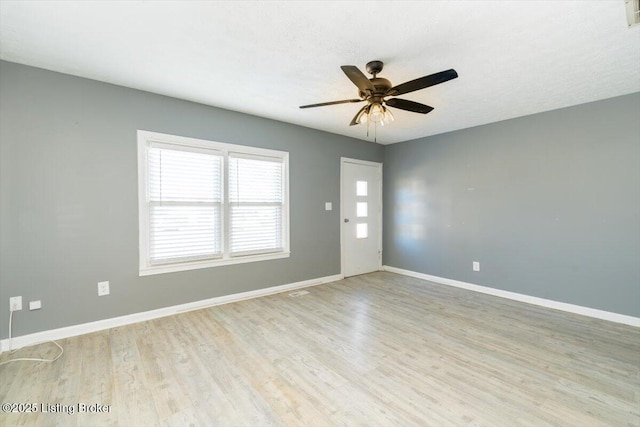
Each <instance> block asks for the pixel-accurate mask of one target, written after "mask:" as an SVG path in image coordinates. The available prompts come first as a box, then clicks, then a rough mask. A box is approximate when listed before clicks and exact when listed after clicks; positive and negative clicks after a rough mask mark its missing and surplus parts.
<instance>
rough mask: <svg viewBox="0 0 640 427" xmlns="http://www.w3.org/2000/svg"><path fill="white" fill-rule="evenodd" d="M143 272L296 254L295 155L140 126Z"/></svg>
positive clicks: (209, 265)
mask: <svg viewBox="0 0 640 427" xmlns="http://www.w3.org/2000/svg"><path fill="white" fill-rule="evenodd" d="M138 168H139V212H140V213H139V215H140V218H139V222H140V275H148V274H158V273H167V272H172V271H181V270H190V269H195V268H204V267H212V266H217V265H227V264H235V263H241V262H250V261H262V260H268V259H276V258H283V257H288V256H289V231H288V230H289V221H288V218H289V208H288V206H289V204H288V153H286V152H282V151H274V150H266V149H259V148H253V147H245V146H240V145H232V144H223V143H218V142H212V141H204V140H198V139H192V138H184V137H179V136H173V135H164V134H158V133H152V132H146V131H138Z"/></svg>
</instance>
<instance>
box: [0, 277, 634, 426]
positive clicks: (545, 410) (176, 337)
mask: <svg viewBox="0 0 640 427" xmlns="http://www.w3.org/2000/svg"><path fill="white" fill-rule="evenodd" d="M307 290H308V291H309V292H310V294H308V295H305V296H300V297H297V298H292V297H290V296H288V294H286V293H285V294H279V295H273V296H268V297H263V298H259V299H254V300H248V301H243V302H238V303H233V304H227V305H223V306H218V307H212V308H208V309H203V310H199V311H194V312H189V313H184V314H181V315H177V316H172V317H167V318H162V319H157V320H153V321H148V322H145V323H140V324H136V325H131V326H126V327H120V328H115V329H111V330H108V331H104V332H99V333H94V334H90V335H85V336H81V337H75V338H70V339H66V340H63V341H61V342H60V343H61V344H62V345H63V346H64V348H65V353H64V356H63V357H62V358H61V359H60V360H59V361H57V362H56V363H54V364H44V363H26V362H18V363H13V364H9V365H5V366H3V367H0V376H1V377H0V380H1V387H0V402H16V403H26V402H36V403H38V404H40V403H48V404H52V405H53V404H56V403H59V404H66V405H72V406H76V405H77V403H78V402H83V403H99V404H104V405H111V412H110V413H106V414H87V413H81V414H78V413H75V414H73V415H68V414H66V413H62V414H61V413H37V414H1V415H0V416H1V417H2V418H1V421H2V424H3V425H10V426H15V425H64V426H72V425H78V426H94V425H95V426H97V425H120V426H137V425H172V426H174V425H175V426H178V425H202V426H213V425H221V426H222V425H228V426H240V425H246V426H261V425H287V426H299V425H300V426H301V425H309V426H329V425H348V426H352V425H369V426H387V425H388V426H410V425H420V426H458V425H474V426H478V425H479V426H517V425H524V426H546V425H554V426H556V425H557V426H581V427H582V426H599V425H611V426H638V425H640V329H638V328H634V327H631V326H624V325H619V324H614V323H610V322H606V321H601V320H596V319H591V318H587V317H582V316H577V315H571V314H567V313H563V312H559V311H554V310H548V309H544V308H540V307H536V306H532V305H527V304H522V303H518V302H512V301H508V300H504V299H500V298H496V297H492V296H488V295H483V294H478V293H473V292H470V291H465V290H461V289H456V288H451V287H447V286H443V285H437V284H433V283H430V282H425V281H422V280H419V279H413V278H408V277H404V276H400V275H396V274H392V273H383V272H381V273H372V274H368V275H363V276H358V277H353V278H349V279H346V280H343V281H340V282H335V283H331V284H326V285H321V286H316V287H312V288H308V289H307ZM56 351H57V349H56V348H55V347H54V346H53V344H44V345H41V346H35V347H30V348H28V349H23V350H20V352H18V353H16V354H13V355H8V354H6V353H5V354H2V355H1V356H0V361H2V360H6V359H7V358H9V357H16V356H36V355H37V356H52V355H55V354H56ZM76 408H77V406H76Z"/></svg>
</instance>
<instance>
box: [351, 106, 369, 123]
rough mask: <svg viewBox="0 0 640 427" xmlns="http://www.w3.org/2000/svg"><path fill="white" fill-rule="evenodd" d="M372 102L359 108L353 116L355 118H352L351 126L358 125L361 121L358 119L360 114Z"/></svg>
mask: <svg viewBox="0 0 640 427" xmlns="http://www.w3.org/2000/svg"><path fill="white" fill-rule="evenodd" d="M369 105H370V104H367V105H365V106H364V107H362V108H361V109H359V110H358V112H357V113H356V115H355V116H353V119H352V120H351V123H349V126H355V125H358V124H360V123H358V121H357V119H358V116H359V115H360V113H362V112H363V111H364V110H365V109H366V108H367V107H368V106H369Z"/></svg>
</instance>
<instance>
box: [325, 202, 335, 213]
mask: <svg viewBox="0 0 640 427" xmlns="http://www.w3.org/2000/svg"><path fill="white" fill-rule="evenodd" d="M331 209H333V206H332V204H331V202H326V203H325V204H324V210H325V211H330V210H331Z"/></svg>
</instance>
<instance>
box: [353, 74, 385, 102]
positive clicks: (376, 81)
mask: <svg viewBox="0 0 640 427" xmlns="http://www.w3.org/2000/svg"><path fill="white" fill-rule="evenodd" d="M369 81H370V82H371V84H372V85H373V87H374V88H375V90H374V92H373V93H372V94H367V93H366V92H362V91H359V92H358V95H360V98H362V99H367V98H368V97H371V96H384V94H385V93H387V91H388V90H389V89H391V88H392V87H393V85H392V84H391V82H390V81H389V80H387V79H384V78H382V77H374V78H372V79H369Z"/></svg>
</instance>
